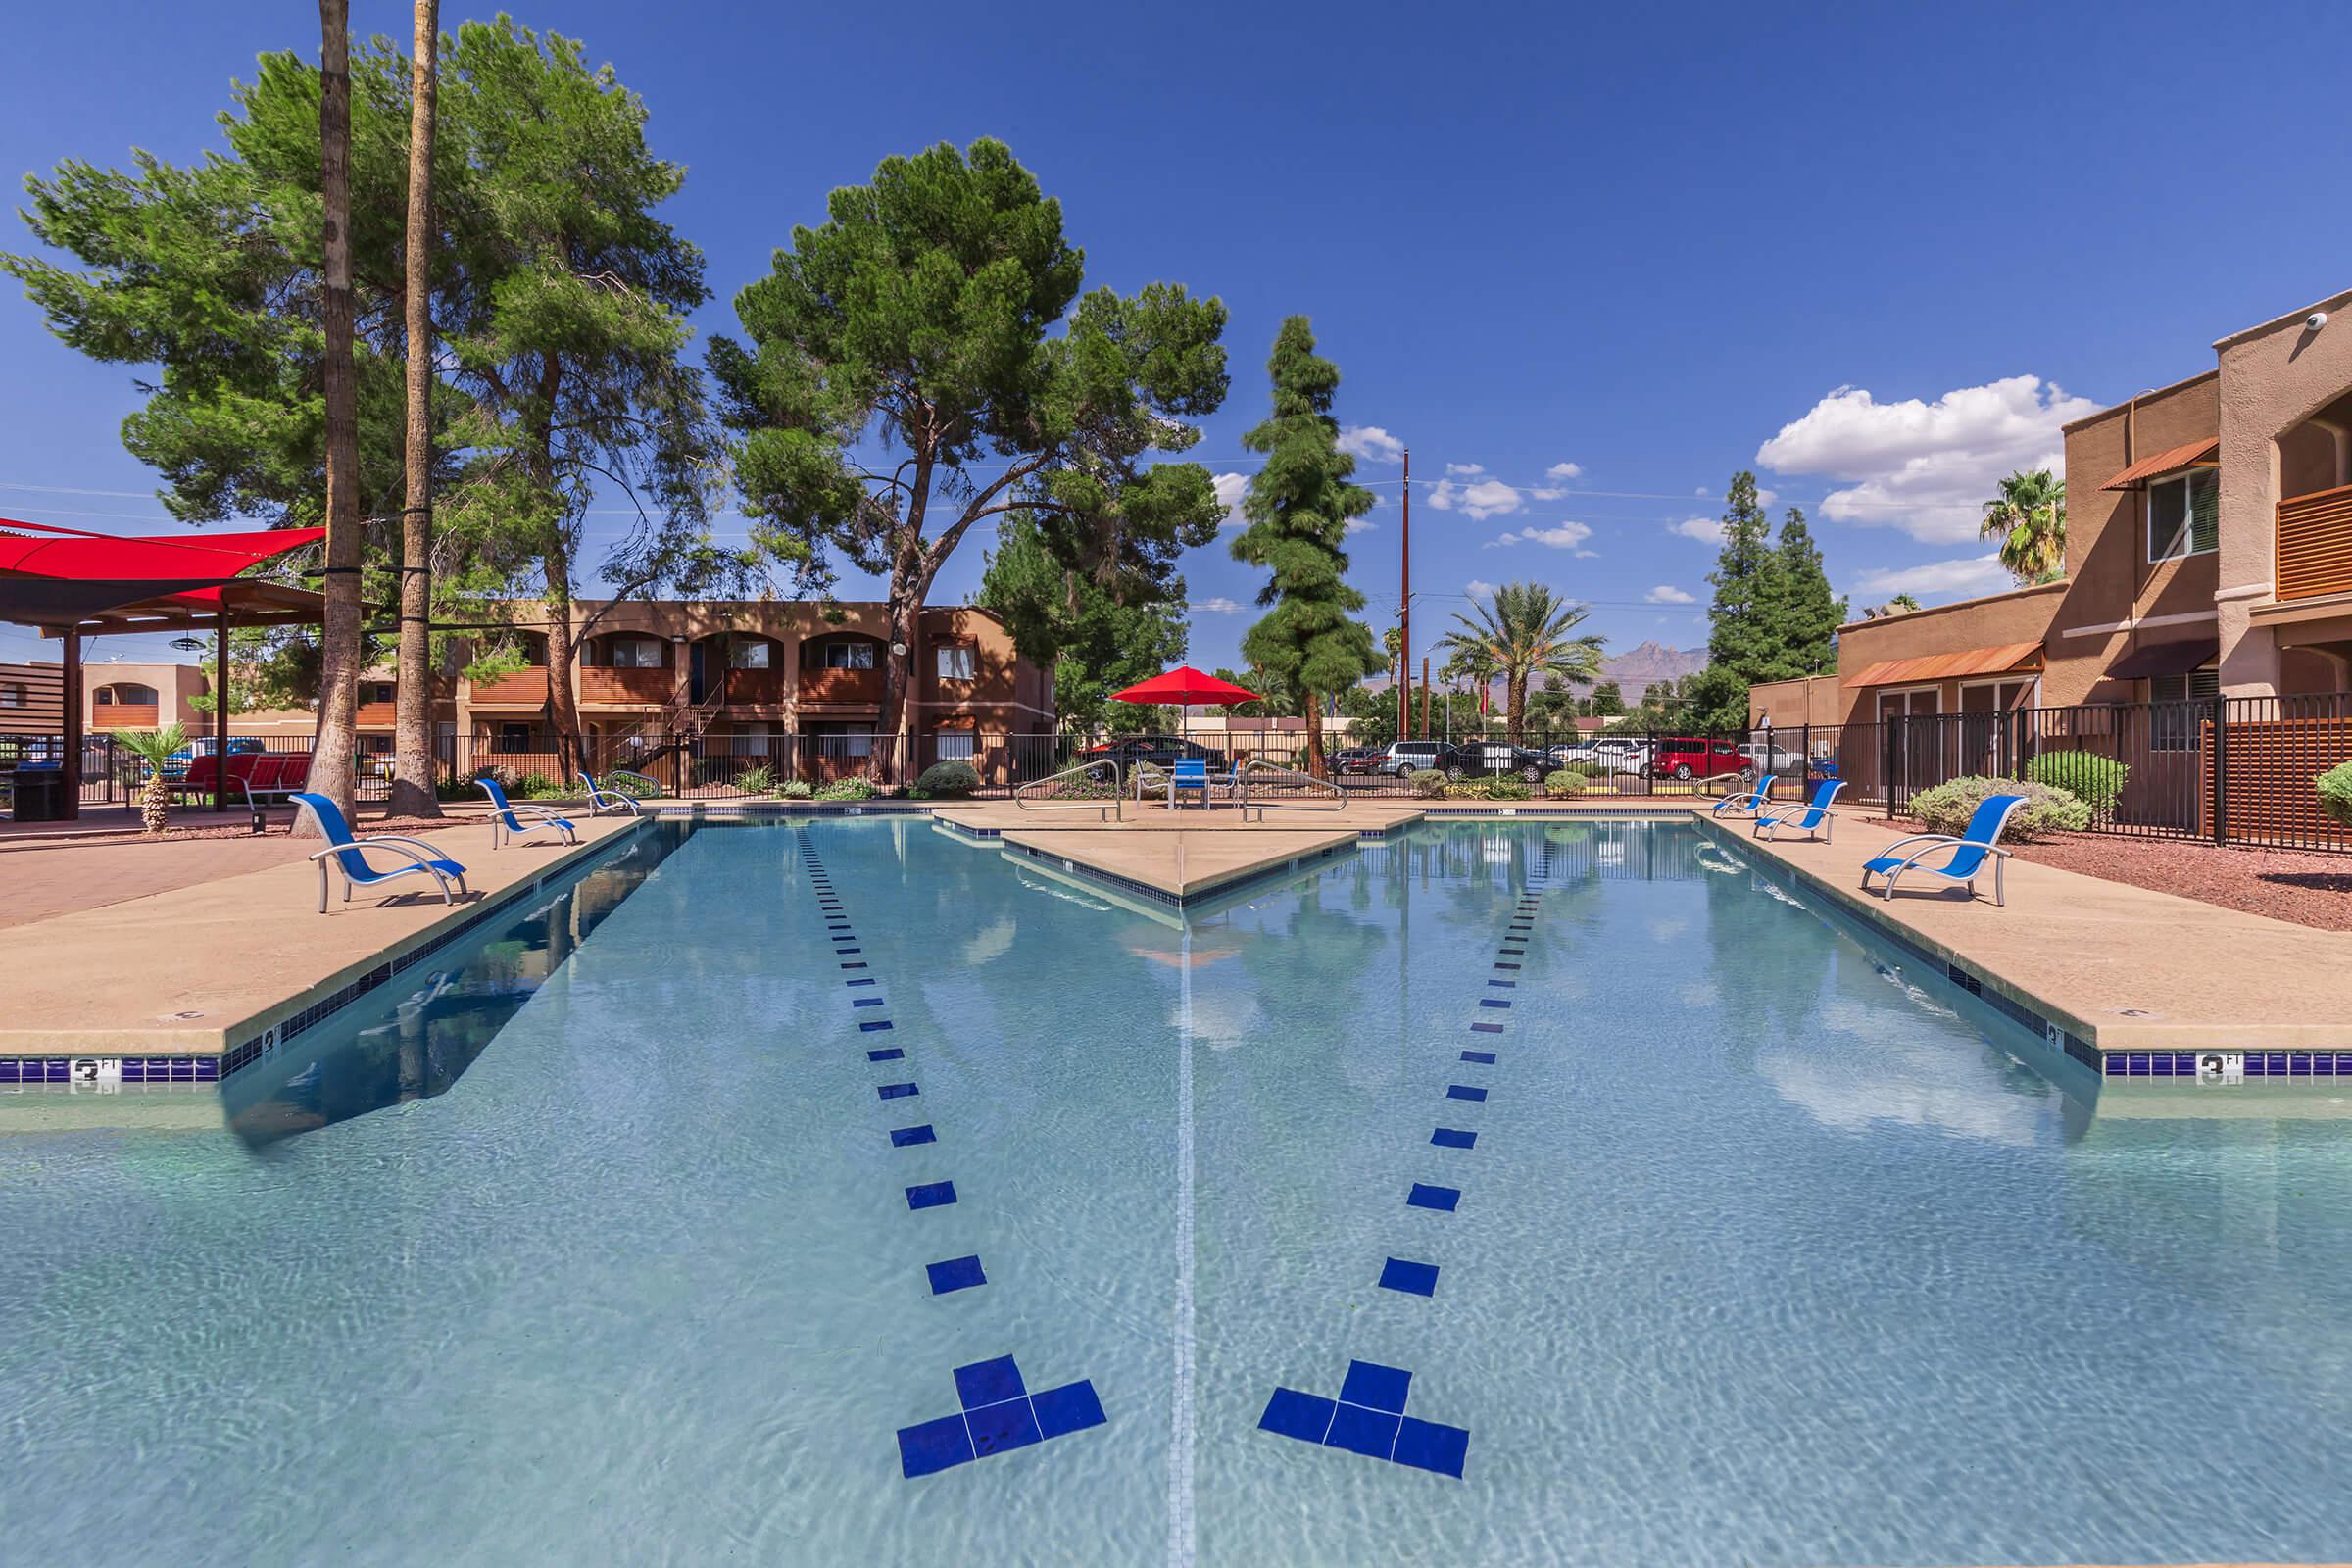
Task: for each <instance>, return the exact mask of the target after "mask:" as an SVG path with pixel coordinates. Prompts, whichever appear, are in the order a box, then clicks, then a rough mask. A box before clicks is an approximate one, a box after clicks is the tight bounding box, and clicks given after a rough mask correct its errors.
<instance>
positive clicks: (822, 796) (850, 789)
mask: <svg viewBox="0 0 2352 1568" xmlns="http://www.w3.org/2000/svg"><path fill="white" fill-rule="evenodd" d="M878 793H880V792H879V791H877V790H876V789H875V788H874V784H873V780H871V779H863V778H837V779H835V780H834V781H833V782H832V783H830V784H828V785H826V786H825V787H824V788H823V789H821V790H818V791H817V792H816V794H815V795H814V796H812V797H811V799H814V800H819V801H870V800H872V799H873V798H874V796H875V795H876V794H878Z"/></svg>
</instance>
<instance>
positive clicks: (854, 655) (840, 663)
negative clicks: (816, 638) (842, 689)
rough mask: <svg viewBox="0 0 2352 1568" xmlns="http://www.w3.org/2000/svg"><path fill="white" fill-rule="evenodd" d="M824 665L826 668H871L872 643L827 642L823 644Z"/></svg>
mask: <svg viewBox="0 0 2352 1568" xmlns="http://www.w3.org/2000/svg"><path fill="white" fill-rule="evenodd" d="M825 667H826V668H827V669H871V668H873V667H874V645H873V644H872V643H827V644H825Z"/></svg>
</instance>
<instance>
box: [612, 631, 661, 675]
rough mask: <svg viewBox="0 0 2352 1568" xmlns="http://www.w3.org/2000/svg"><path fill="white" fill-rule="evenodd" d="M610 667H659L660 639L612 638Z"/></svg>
mask: <svg viewBox="0 0 2352 1568" xmlns="http://www.w3.org/2000/svg"><path fill="white" fill-rule="evenodd" d="M661 667H662V641H661V639H660V638H658V637H615V638H613V668H614V669H660V668H661Z"/></svg>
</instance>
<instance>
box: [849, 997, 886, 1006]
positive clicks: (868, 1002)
mask: <svg viewBox="0 0 2352 1568" xmlns="http://www.w3.org/2000/svg"><path fill="white" fill-rule="evenodd" d="M850 1005H851V1006H853V1007H879V1006H880V1005H882V999H881V998H880V997H852V998H851V999H850Z"/></svg>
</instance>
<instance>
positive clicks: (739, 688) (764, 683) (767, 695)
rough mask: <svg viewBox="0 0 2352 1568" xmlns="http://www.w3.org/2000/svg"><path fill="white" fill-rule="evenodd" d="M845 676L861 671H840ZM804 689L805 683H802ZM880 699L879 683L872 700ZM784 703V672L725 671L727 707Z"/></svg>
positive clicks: (778, 705)
mask: <svg viewBox="0 0 2352 1568" xmlns="http://www.w3.org/2000/svg"><path fill="white" fill-rule="evenodd" d="M838 673H841V674H845V675H857V674H863V673H864V671H862V670H841V671H838ZM803 685H804V687H805V686H806V685H807V682H805V681H804V682H803ZM881 697H882V688H881V684H880V682H876V683H875V686H874V697H873V700H874V701H876V702H879V701H880V700H881ZM783 702H784V672H783V671H782V670H780V669H730V670H728V671H727V705H728V706H729V707H730V708H732V707H744V708H767V707H780V706H782V704H783Z"/></svg>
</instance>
